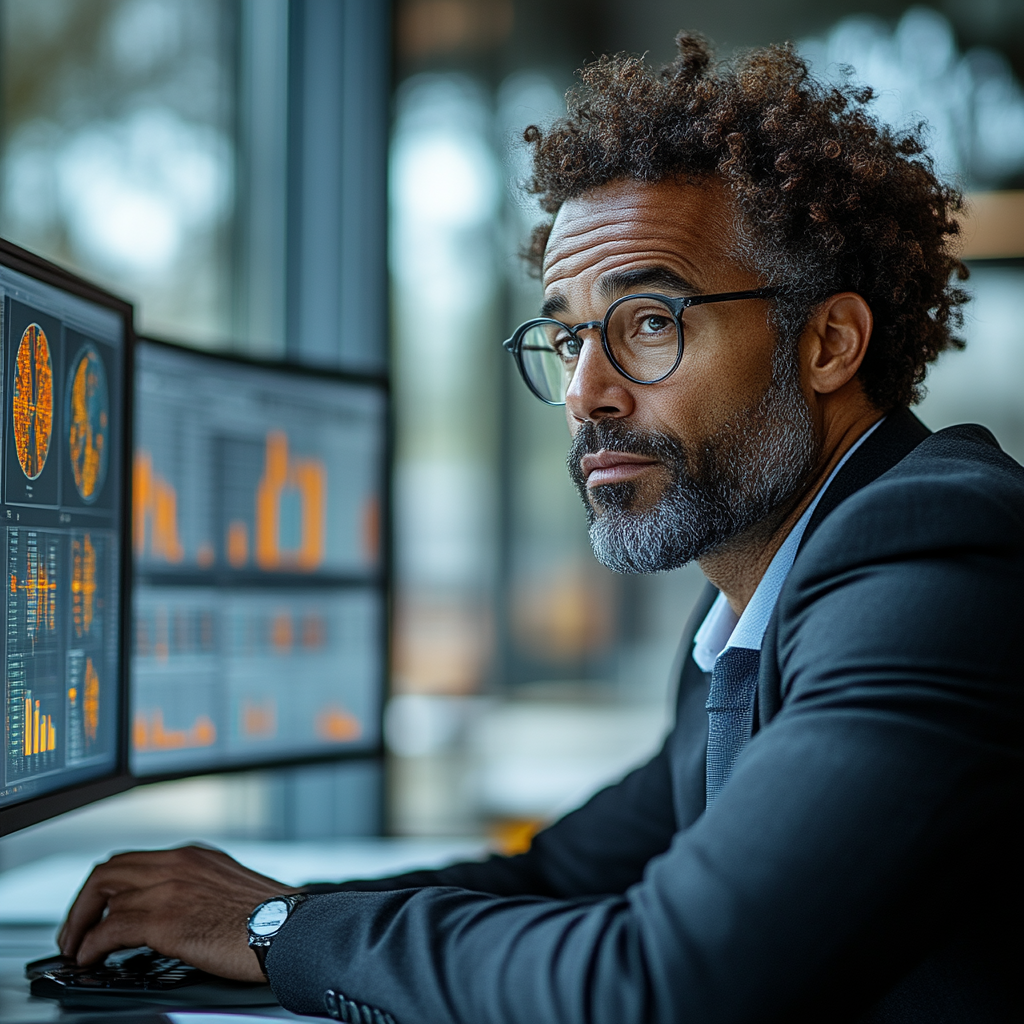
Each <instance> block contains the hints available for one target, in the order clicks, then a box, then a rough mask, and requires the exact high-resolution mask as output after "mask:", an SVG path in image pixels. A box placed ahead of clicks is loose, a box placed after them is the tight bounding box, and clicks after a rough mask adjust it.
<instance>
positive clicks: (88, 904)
mask: <svg viewBox="0 0 1024 1024" xmlns="http://www.w3.org/2000/svg"><path fill="white" fill-rule="evenodd" d="M300 891H301V890H300V889H295V888H293V887H291V886H287V885H282V884H281V883H280V882H275V881H274V880H273V879H272V878H266V877H264V876H263V875H257V874H256V872H254V871H250V870H249V869H248V868H244V867H242V865H241V864H238V863H237V862H236V861H233V860H232V859H231V858H230V857H229V856H228V855H227V854H226V853H221V852H220V851H219V850H206V849H202V848H200V847H197V846H184V847H181V848H180V849H177V850H157V851H153V852H147V853H121V854H118V855H117V856H116V857H111V858H110V860H108V861H107V862H106V863H105V864H100V865H98V866H97V867H96V868H94V869H93V872H92V874H91V875H90V876H89V878H88V880H87V881H86V883H85V885H83V886H82V891H81V892H80V893H79V894H78V896H77V898H76V899H75V902H74V905H73V906H72V907H71V910H70V912H69V913H68V918H67V920H66V921H65V922H64V926H63V928H61V931H60V935H59V936H58V938H57V942H58V944H59V946H60V949H61V952H62V953H64V954H65V955H66V956H75V957H77V958H78V962H79V963H80V964H90V963H94V962H95V961H97V960H99V959H100V958H101V957H104V956H105V955H106V954H107V953H109V952H111V951H112V950H115V949H128V948H131V947H133V946H150V947H152V948H153V949H155V950H156V951H157V952H158V953H163V954H164V956H173V957H177V958H178V959H179V960H184V961H185V962H186V963H189V964H192V965H193V966H195V967H200V968H202V969H203V970H205V971H209V972H210V973H211V974H218V975H220V976H221V977H224V978H235V979H237V980H238V981H264V980H265V979H264V977H263V974H262V972H261V971H260V968H259V963H258V962H257V960H256V956H255V954H254V953H253V952H252V950H251V949H249V944H248V942H249V936H248V933H247V931H246V927H245V926H246V922H247V921H248V919H249V915H250V914H251V913H252V911H253V910H254V909H255V907H256V906H257V904H259V903H262V902H263V900H265V899H269V898H270V897H271V896H279V895H281V894H282V893H295V892H300Z"/></svg>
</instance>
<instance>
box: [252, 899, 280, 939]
mask: <svg viewBox="0 0 1024 1024" xmlns="http://www.w3.org/2000/svg"><path fill="white" fill-rule="evenodd" d="M287 919H288V904H287V903H285V901H284V900H267V902H266V903H263V904H261V905H260V906H258V907H257V908H256V909H255V910H254V911H253V914H252V917H250V918H249V931H250V932H251V933H252V934H253V935H273V934H274V933H275V932H276V931H277V930H278V929H279V928H280V927H281V925H283V924H284V923H285V921H286V920H287Z"/></svg>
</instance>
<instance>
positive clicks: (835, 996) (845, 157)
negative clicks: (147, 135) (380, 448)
mask: <svg viewBox="0 0 1024 1024" xmlns="http://www.w3.org/2000/svg"><path fill="white" fill-rule="evenodd" d="M679 49H680V55H679V57H678V58H677V59H676V61H675V62H673V64H671V65H670V66H668V67H667V68H665V69H663V70H662V71H652V70H650V69H647V68H646V67H644V65H643V64H642V63H641V62H640V61H639V60H635V59H630V58H613V59H603V60H601V61H598V62H597V63H596V64H594V65H592V66H590V67H589V68H588V69H586V70H585V72H584V90H583V91H582V92H581V93H580V94H579V95H576V96H575V97H573V98H571V101H570V108H569V114H568V117H567V118H566V119H565V120H564V121H562V122H560V123H558V124H556V125H554V126H553V127H551V128H550V129H549V130H548V131H546V132H541V131H540V130H538V129H531V130H530V131H529V132H528V133H527V138H528V140H529V141H530V142H532V144H533V145H534V148H535V178H534V182H533V189H534V191H535V192H537V193H539V194H540V196H541V201H542V205H543V206H544V208H545V209H546V210H547V211H548V212H549V213H551V214H553V215H554V217H553V221H552V222H551V224H549V225H546V226H544V227H542V228H541V229H539V231H538V233H537V234H536V236H535V239H534V245H533V249H532V253H533V256H534V258H535V260H536V261H537V262H538V263H539V264H540V265H541V270H542V274H543V281H544V293H545V308H544V311H543V317H542V318H541V319H540V320H538V321H533V322H531V323H529V324H526V325H524V326H523V327H522V328H520V330H519V331H517V333H516V335H515V336H514V337H513V338H512V339H511V340H510V341H509V342H508V343H507V347H509V348H510V349H511V350H512V351H513V352H514V354H515V355H516V357H517V359H518V360H519V364H520V368H521V369H522V371H523V373H524V376H525V377H526V379H527V383H528V384H529V385H530V387H531V388H532V389H533V390H534V391H535V393H536V394H538V396H539V397H541V398H543V399H544V400H545V401H549V402H552V403H560V402H561V401H563V400H564V402H565V405H566V413H567V419H568V423H569V428H570V432H571V434H572V438H573V440H572V446H571V450H570V455H569V469H570V473H571V474H572V476H573V478H574V480H575V481H576V483H577V484H578V486H579V488H580V492H581V494H582V496H583V499H584V504H585V506H586V509H587V514H588V517H589V520H590V524H591V527H590V528H591V537H592V540H593V544H594V549H595V552H596V554H597V555H598V557H599V558H601V560H602V561H604V562H605V563H606V564H608V565H610V566H612V567H613V568H616V569H619V570H621V571H645V572H649V571H658V570H663V569H670V568H674V567H676V566H679V565H682V564H684V563H685V562H687V561H689V560H691V559H698V560H699V562H700V565H701V568H702V569H703V571H704V572H705V574H706V575H707V577H708V579H709V581H710V582H711V583H712V584H713V585H714V586H713V588H709V593H708V596H707V598H706V599H705V600H703V601H702V602H701V604H700V606H699V607H698V609H697V610H696V612H695V613H694V615H693V616H692V618H691V624H690V626H689V627H688V631H687V634H686V639H685V640H684V644H685V645H686V647H685V649H684V653H685V655H686V656H685V660H684V667H683V669H682V673H681V680H680V689H679V698H678V711H677V721H676V725H675V728H674V730H673V732H672V733H671V735H670V736H669V737H668V739H667V741H666V743H665V746H664V748H663V749H662V751H661V752H660V753H659V754H658V755H657V756H656V757H655V758H654V759H653V760H652V761H651V762H650V763H649V764H647V765H646V766H644V767H642V768H640V769H638V770H637V771H635V772H633V773H632V774H631V775H629V776H627V777H626V778H625V779H624V780H623V781H622V782H621V783H619V784H618V785H617V786H613V787H611V788H609V789H606V790H604V791H603V792H601V793H599V794H597V795H596V796H595V797H594V798H593V799H592V800H590V801H589V803H587V804H586V805H585V806H584V807H583V808H581V809H580V810H578V811H576V812H574V813H572V814H570V815H568V816H567V817H566V818H564V819H562V820H561V821H559V822H557V823H555V824H554V825H552V826H551V827H550V828H548V829H547V830H545V831H544V832H542V833H541V834H540V835H538V836H537V838H536V839H535V841H534V844H533V846H532V848H531V849H530V850H529V852H527V853H526V854H523V855H521V856H518V857H511V858H503V857H495V858H492V859H491V860H489V861H487V862H484V863H479V864H462V865H455V866H453V867H450V868H447V869H443V870H440V871H428V872H420V873H414V874H410V875H405V876H401V877H398V878H393V879H385V880H382V881H375V882H362V883H349V884H348V885H345V886H341V885H334V886H331V885H318V886H311V887H309V888H308V893H309V894H311V895H306V894H303V895H306V898H305V901H304V902H301V901H300V900H294V901H289V902H291V903H294V905H293V906H288V907H286V908H284V910H283V911H282V914H281V917H285V918H286V920H285V921H284V924H283V925H281V926H280V927H278V925H279V921H277V922H272V923H271V926H270V927H269V928H268V929H266V930H269V931H271V932H272V933H273V934H272V937H271V938H267V939H264V940H260V941H262V942H263V943H264V944H263V946H262V948H261V950H260V952H261V956H262V957H263V959H262V961H258V959H257V957H256V956H254V954H253V951H252V950H251V949H250V948H249V945H248V944H247V931H246V921H247V919H248V918H249V916H250V914H252V913H253V910H254V908H255V907H256V906H257V904H259V903H261V901H263V900H266V899H268V898H271V897H273V896H275V895H278V894H282V893H285V894H292V893H296V892H297V890H294V889H287V888H286V887H284V886H282V885H281V884H280V883H276V882H274V881H272V880H270V879H266V878H262V877H260V876H256V875H254V874H252V873H251V872H249V871H247V870H245V869H244V868H241V867H240V866H238V865H236V864H234V863H233V862H232V861H230V860H229V859H228V858H226V857H225V856H223V855H221V854H218V853H215V852H212V851H202V850H183V851H166V852H161V853H151V854H127V855H123V856H121V857H116V858H114V859H113V860H112V861H110V862H109V863H108V864H106V865H102V866H100V867H99V868H97V869H96V871H95V872H94V874H93V876H92V877H91V879H90V880H89V882H88V883H87V884H86V886H85V887H84V889H83V891H82V893H81V894H80V896H79V898H78V901H77V902H76V904H75V906H74V907H73V909H72V911H71V913H70V915H69V917H68V921H67V923H66V924H65V927H64V929H63V932H62V935H61V945H62V948H63V949H64V950H65V951H66V952H69V953H76V954H77V955H78V956H79V958H80V959H81V960H82V961H84V962H91V961H92V960H95V959H96V958H98V957H99V956H100V955H102V954H103V953H105V952H106V951H108V950H111V949H114V948H117V947H120V946H134V945H138V944H142V943H148V944H149V945H151V946H153V947H155V948H156V949H158V950H160V951H161V952H163V953H166V954H170V955H175V956H180V957H182V958H184V959H186V960H188V961H190V962H192V963H195V964H198V965H199V966H202V967H206V968H207V969H209V970H212V971H215V972H219V973H221V974H224V975H226V976H229V977H235V978H243V979H245V978H248V979H252V980H257V979H259V978H261V977H262V974H261V970H260V962H263V963H265V967H266V972H267V974H268V976H269V978H270V982H271V984H272V985H273V987H274V990H275V992H276V993H277V994H278V996H279V998H280V999H281V1002H282V1003H283V1004H284V1005H285V1006H287V1007H289V1008H291V1009H293V1010H296V1011H298V1012H303V1013H324V1012H328V1013H330V1014H331V1015H333V1016H336V1017H338V1018H339V1019H343V1020H375V1021H381V1020H387V1019H388V1016H387V1015H390V1017H391V1018H393V1019H394V1020H397V1021H398V1022H400V1024H420V1022H422V1024H433V1022H442V1021H456V1022H460V1024H489V1022H530V1024H537V1022H556V1021H557V1022H568V1021H580V1022H605V1021H607V1022H613V1021H614V1022H624V1021H629V1022H640V1021H652V1022H653V1021H658V1022H666V1024H683V1022H686V1021H700V1022H714V1021H722V1022H726V1021H731V1022H740V1021H743V1022H754V1021H775V1020H780V1021H782V1020H784V1021H786V1022H794V1021H813V1022H826V1021H827V1022H835V1021H865V1022H867V1021H871V1022H882V1021H884V1022H910V1021H927V1022H929V1024H937V1022H942V1021H956V1022H964V1021H979V1022H980V1021H985V1022H993V1021H1010V1020H1016V1019H1018V1018H1019V1014H1020V1000H1019V991H1018V983H1017V981H1016V973H1017V970H1016V969H1017V968H1018V966H1019V959H1018V958H1019V935H1020V931H1021V925H1020V921H1021V918H1020V909H1019V894H1020V890H1019V882H1018V876H1019V873H1020V872H1019V868H1018V864H1019V862H1018V860H1017V858H1018V857H1019V847H1018V845H1017V840H1016V838H1015V829H1014V826H1015V824H1016V822H1015V821H1014V819H1015V817H1016V816H1017V814H1018V813H1019V810H1020V804H1019V798H1020V739H1019V737H1020V735H1021V731H1022V722H1021V689H1022V681H1024V645H1022V644H1021V643H1020V642H1019V640H1018V637H1019V634H1017V632H1016V630H1017V629H1019V628H1020V617H1021V613H1022V609H1024V602H1022V597H1021V595H1022V592H1024V472H1022V470H1021V468H1020V467H1019V466H1018V465H1017V464H1016V463H1015V462H1013V460H1011V459H1010V458H1008V457H1007V456H1006V455H1004V454H1003V453H1002V452H1001V451H1000V449H999V447H998V445H997V444H996V443H995V441H994V440H993V438H992V437H991V435H990V434H989V433H988V432H987V431H986V430H984V429H983V428H980V427H960V428H952V429H950V430H946V431H941V432H939V433H937V434H929V431H928V430H927V429H926V428H925V427H924V426H923V425H922V424H921V423H920V422H919V421H918V420H917V419H915V418H914V416H913V415H912V414H911V413H910V412H909V410H908V406H909V405H910V404H911V403H912V402H914V401H915V400H916V399H917V398H918V397H919V386H920V384H921V381H922V380H923V377H924V372H925V368H926V366H927V364H928V363H929V362H930V361H932V360H933V359H935V357H936V356H937V355H938V354H939V353H940V352H941V351H942V350H944V349H947V348H949V347H951V346H954V345H956V344H958V342H956V341H955V340H954V337H953V334H952V331H951V327H952V326H954V325H955V324H956V323H957V310H958V307H959V306H960V305H961V304H962V303H963V302H964V301H965V299H966V296H965V295H964V293H963V292H962V291H960V290H959V289H958V288H956V287H954V286H952V285H951V284H950V278H951V276H955V275H960V276H961V277H962V276H964V272H963V269H962V266H961V264H960V263H959V262H958V260H957V259H956V257H955V254H954V253H953V251H952V248H951V246H952V243H953V242H954V241H955V236H956V233H957V224H956V220H955V214H956V213H957V211H958V209H959V205H958V204H959V197H958V196H957V194H956V193H955V192H954V191H953V190H951V189H949V188H947V187H945V186H943V185H942V184H940V183H939V182H938V181H937V180H936V178H935V176H934V175H933V173H932V170H931V164H930V162H929V161H928V159H927V158H926V157H924V156H923V155H922V149H921V146H920V144H919V143H918V142H917V141H916V137H915V136H914V135H913V134H910V135H896V134H893V133H891V132H890V131H889V130H888V129H884V128H882V127H880V126H879V125H878V124H877V123H875V122H874V121H873V120H872V119H871V118H870V117H869V116H868V114H867V113H866V111H865V109H864V104H865V103H866V101H867V99H868V98H869V97H868V96H866V95H864V94H858V93H856V92H855V91H853V90H852V89H831V90H828V89H825V88H823V87H820V86H818V85H816V84H815V83H814V82H812V81H811V80H810V79H809V78H808V77H807V74H806V69H805V67H804V65H803V64H802V63H801V61H800V60H799V59H798V58H797V57H796V56H794V54H793V53H792V52H791V51H789V50H785V49H770V50H764V51H757V52H754V53H752V54H750V55H748V56H746V57H744V58H742V59H740V60H739V61H738V62H737V63H735V64H734V65H733V66H732V67H730V68H717V67H715V66H713V65H712V63H711V61H710V54H709V52H708V50H707V48H706V46H705V44H704V43H703V42H702V41H700V40H699V39H696V38H694V37H689V36H685V35H684V36H681V37H680V39H679ZM698 627H699V628H698ZM694 641H695V642H694ZM300 899H301V898H300ZM278 909H280V907H279V908H278ZM104 913H105V915H106V916H103V915H104ZM257 918H258V915H257ZM258 925H259V920H257V928H256V931H257V932H258V931H259V927H258ZM259 945H260V943H259V942H257V948H259Z"/></svg>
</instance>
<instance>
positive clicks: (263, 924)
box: [246, 891, 309, 977]
mask: <svg viewBox="0 0 1024 1024" xmlns="http://www.w3.org/2000/svg"><path fill="white" fill-rule="evenodd" d="M308 899H309V895H308V894H307V893H304V892H298V891H296V892H290V893H287V894H285V895H281V896H272V897H271V898H270V899H268V900H263V902H262V903H259V904H258V905H257V906H256V907H254V908H253V911H252V913H251V914H250V915H249V918H248V920H247V922H246V930H247V932H248V934H249V948H250V949H251V950H252V951H253V954H254V955H255V957H256V960H257V961H258V962H259V965H260V970H261V971H262V972H263V976H264V977H266V976H267V954H268V953H269V952H270V947H271V944H272V943H273V941H274V938H275V937H276V936H277V934H278V932H280V930H281V929H282V928H283V927H284V925H285V923H286V922H287V920H288V918H289V917H291V915H292V913H293V912H294V911H295V909H296V907H298V906H300V905H301V904H303V903H305V902H306V900H308Z"/></svg>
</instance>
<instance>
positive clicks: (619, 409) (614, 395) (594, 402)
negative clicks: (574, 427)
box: [565, 329, 634, 423]
mask: <svg viewBox="0 0 1024 1024" xmlns="http://www.w3.org/2000/svg"><path fill="white" fill-rule="evenodd" d="M578 333H579V335H580V337H582V338H583V348H582V349H581V350H580V354H579V357H578V359H577V360H576V370H575V372H574V373H573V375H572V379H571V380H570V381H569V387H568V389H567V390H566V393H565V408H566V411H567V412H568V414H569V415H570V416H571V417H572V418H573V419H574V420H577V421H578V422H581V423H582V422H584V421H585V420H590V421H592V422H596V421H597V420H602V419H616V418H621V417H623V416H628V415H630V413H631V412H632V411H633V406H634V402H633V396H632V393H631V392H630V390H629V388H628V386H627V385H628V384H629V381H627V380H626V378H625V377H623V376H622V375H621V374H620V373H619V372H618V370H616V369H615V367H614V366H612V364H611V361H610V360H609V359H608V356H607V355H606V354H605V351H604V348H603V347H602V345H601V333H600V331H599V330H596V329H588V330H585V331H579V332H578Z"/></svg>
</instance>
